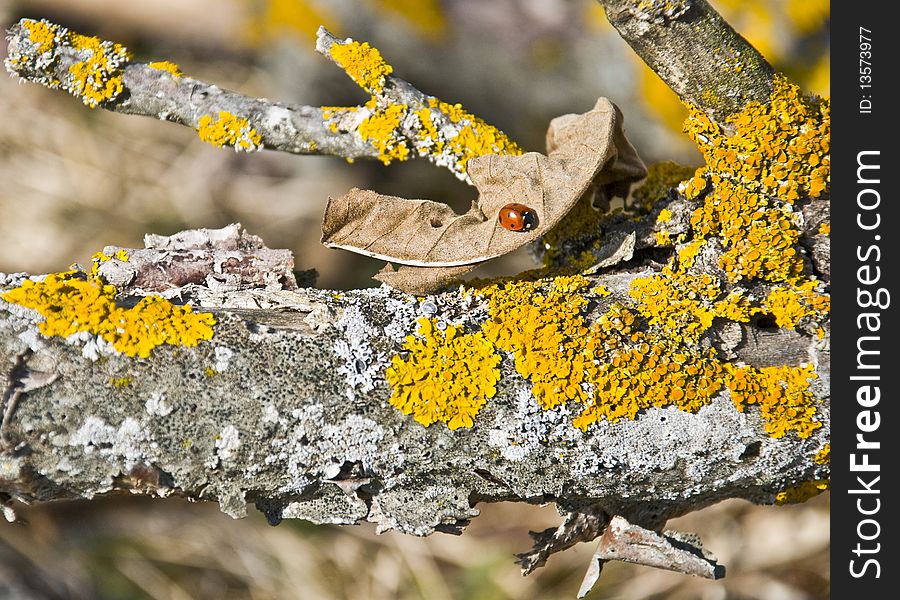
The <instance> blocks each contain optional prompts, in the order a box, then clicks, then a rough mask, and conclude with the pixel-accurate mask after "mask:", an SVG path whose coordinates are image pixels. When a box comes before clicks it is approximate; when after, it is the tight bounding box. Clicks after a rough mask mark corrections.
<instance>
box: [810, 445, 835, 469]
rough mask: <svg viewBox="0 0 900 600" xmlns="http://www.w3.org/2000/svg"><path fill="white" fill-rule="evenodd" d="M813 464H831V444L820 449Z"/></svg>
mask: <svg viewBox="0 0 900 600" xmlns="http://www.w3.org/2000/svg"><path fill="white" fill-rule="evenodd" d="M813 462H814V463H816V464H817V465H828V464H831V444H825V445H824V446H822V449H821V450H819V451H818V452H816V456H815V457H814V458H813Z"/></svg>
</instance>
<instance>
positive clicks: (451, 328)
mask: <svg viewBox="0 0 900 600" xmlns="http://www.w3.org/2000/svg"><path fill="white" fill-rule="evenodd" d="M403 348H404V350H406V351H407V352H409V355H408V356H407V357H406V358H402V357H401V356H399V355H395V356H394V357H393V358H392V359H391V366H390V367H388V369H387V371H386V373H385V379H386V380H387V382H388V383H389V384H390V386H391V390H392V393H391V398H390V402H391V404H392V405H394V406H395V407H397V408H398V409H400V410H401V411H402V412H403V414H406V415H409V414H411V415H413V418H414V419H415V420H416V421H417V422H419V423H421V424H422V425H425V426H426V427H427V426H428V425H431V424H432V423H435V422H438V421H440V422H443V423H447V426H448V427H449V428H450V429H459V428H460V427H472V425H473V424H474V418H475V415H477V414H478V411H479V410H481V407H482V406H484V404H485V402H486V401H487V398H491V397H493V396H494V394H496V392H497V387H496V386H497V382H498V381H499V380H500V369H499V368H498V364H499V363H500V355H498V354H497V352H495V350H494V346H493V345H492V344H491V343H490V342H489V341H488V340H487V339H486V338H485V336H484V334H483V333H481V332H475V333H463V331H462V328H461V327H459V326H455V325H447V326H446V327H445V328H444V329H443V331H442V330H441V329H440V328H439V327H438V322H437V321H436V320H431V319H426V318H421V319H419V327H418V336H408V337H407V338H406V343H405V344H404V345H403Z"/></svg>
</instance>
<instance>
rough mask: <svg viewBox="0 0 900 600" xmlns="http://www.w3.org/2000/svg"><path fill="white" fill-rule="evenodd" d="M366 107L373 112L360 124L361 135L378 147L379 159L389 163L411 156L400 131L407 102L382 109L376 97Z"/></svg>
mask: <svg viewBox="0 0 900 600" xmlns="http://www.w3.org/2000/svg"><path fill="white" fill-rule="evenodd" d="M366 107H367V108H369V109H370V110H372V111H373V112H372V114H371V115H370V116H369V117H367V118H366V119H365V120H364V121H363V122H362V123H360V124H359V129H358V131H359V135H360V136H361V137H362V138H363V139H364V140H366V141H367V142H369V143H370V144H372V145H373V146H375V148H377V149H378V160H380V161H381V162H382V163H384V164H386V165H389V164H391V161H393V160H406V159H408V158H409V147H408V146H407V145H406V141H405V140H404V139H403V137H402V135H401V132H400V123H401V121H402V120H403V117H404V116H406V113H407V110H408V107H407V106H406V105H405V104H391V105H389V106H388V107H387V108H384V109H380V108H379V107H378V103H377V101H376V100H375V98H372V99H371V100H370V101H369V102H368V103H367V104H366Z"/></svg>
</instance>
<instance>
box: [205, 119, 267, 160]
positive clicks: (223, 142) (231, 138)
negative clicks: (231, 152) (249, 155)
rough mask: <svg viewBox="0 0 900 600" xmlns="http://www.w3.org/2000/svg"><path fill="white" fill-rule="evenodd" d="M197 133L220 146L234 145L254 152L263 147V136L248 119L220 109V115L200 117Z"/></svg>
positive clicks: (239, 148) (241, 150) (208, 141)
mask: <svg viewBox="0 0 900 600" xmlns="http://www.w3.org/2000/svg"><path fill="white" fill-rule="evenodd" d="M197 135H199V136H200V139H201V140H203V141H204V142H206V143H207V144H212V145H213V146H216V147H218V148H221V147H223V146H232V147H233V148H234V149H235V151H237V152H253V151H255V150H259V149H261V148H262V136H260V134H259V133H258V132H257V131H256V130H255V129H254V128H253V127H252V126H251V125H250V122H249V121H248V120H247V119H244V118H242V117H238V116H236V115H234V114H232V113H230V112H228V111H220V112H219V115H218V117H216V118H215V119H213V117H212V115H203V116H202V117H200V122H199V127H198V128H197Z"/></svg>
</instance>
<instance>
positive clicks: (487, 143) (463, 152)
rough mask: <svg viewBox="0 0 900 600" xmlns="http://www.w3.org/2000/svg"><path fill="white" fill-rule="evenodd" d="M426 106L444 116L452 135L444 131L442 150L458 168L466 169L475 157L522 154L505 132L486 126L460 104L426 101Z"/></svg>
mask: <svg viewBox="0 0 900 600" xmlns="http://www.w3.org/2000/svg"><path fill="white" fill-rule="evenodd" d="M428 105H429V106H430V107H431V108H432V109H435V110H437V111H438V112H440V113H441V114H442V115H444V116H446V117H447V118H448V119H449V120H450V123H452V124H453V127H452V129H455V130H456V135H452V134H448V133H447V131H446V128H444V129H443V130H442V131H443V134H444V136H445V138H446V139H445V144H446V146H445V149H446V152H449V153H450V154H451V155H452V156H453V157H454V158H455V160H456V165H457V167H458V169H459V170H460V171H462V172H465V170H466V164H468V162H469V160H470V159H472V158H475V157H476V156H483V155H485V154H513V155H519V154H522V153H523V150H522V148H520V147H519V145H518V144H516V143H515V142H514V141H512V140H511V139H509V136H507V135H506V134H505V133H503V132H502V131H500V130H499V129H497V128H496V127H494V126H493V125H488V124H487V123H485V122H484V121H483V120H482V119H480V118H478V117H476V116H475V115H473V114H472V113H470V112H468V111H466V110H464V109H463V107H462V105H460V104H448V103H446V102H442V101H440V100H438V99H437V98H429V99H428Z"/></svg>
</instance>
